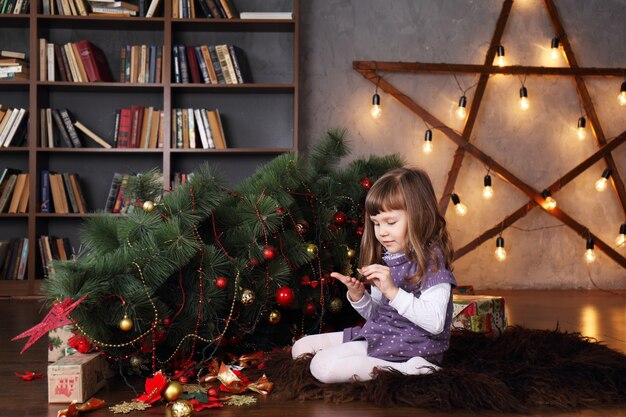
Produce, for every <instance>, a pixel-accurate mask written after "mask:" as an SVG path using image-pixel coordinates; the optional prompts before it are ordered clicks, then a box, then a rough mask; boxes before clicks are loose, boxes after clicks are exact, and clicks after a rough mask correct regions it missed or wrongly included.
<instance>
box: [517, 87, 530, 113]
mask: <svg viewBox="0 0 626 417" xmlns="http://www.w3.org/2000/svg"><path fill="white" fill-rule="evenodd" d="M529 107H530V102H529V101H528V89H526V87H525V86H523V85H522V88H520V89H519V108H520V109H522V110H524V111H526V110H528V108H529Z"/></svg>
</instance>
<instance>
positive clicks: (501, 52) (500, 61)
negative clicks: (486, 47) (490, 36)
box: [496, 45, 506, 67]
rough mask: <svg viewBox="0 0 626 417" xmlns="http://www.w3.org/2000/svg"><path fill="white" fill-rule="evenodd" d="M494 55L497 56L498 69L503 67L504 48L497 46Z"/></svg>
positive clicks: (504, 60) (504, 62) (504, 61)
mask: <svg viewBox="0 0 626 417" xmlns="http://www.w3.org/2000/svg"><path fill="white" fill-rule="evenodd" d="M496 54H497V57H496V64H497V65H498V66H499V67H503V66H505V65H506V59H505V58H504V46H502V45H498V46H497V47H496Z"/></svg>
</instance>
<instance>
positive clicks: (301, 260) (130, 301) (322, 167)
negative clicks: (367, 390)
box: [44, 130, 402, 372]
mask: <svg viewBox="0 0 626 417" xmlns="http://www.w3.org/2000/svg"><path fill="white" fill-rule="evenodd" d="M345 135H346V134H345V132H344V131H339V130H333V131H329V132H328V133H327V134H326V135H325V137H324V138H323V139H322V140H321V141H320V142H319V143H318V144H317V146H315V148H314V149H312V150H311V152H310V153H309V154H308V155H305V156H301V155H296V154H293V153H289V154H284V155H281V156H279V157H277V158H275V159H274V160H273V161H271V162H270V163H269V164H267V165H265V166H262V167H260V168H259V169H258V170H257V172H256V173H254V175H252V176H251V177H249V178H247V179H246V180H244V181H243V182H242V183H240V184H239V185H238V186H236V187H235V188H234V189H229V188H228V187H226V186H225V185H224V184H225V182H224V181H223V180H222V179H220V177H219V175H218V169H217V168H216V167H210V166H208V165H206V164H205V165H202V166H200V167H199V168H198V169H197V170H196V171H195V172H194V173H193V174H192V175H190V176H189V181H188V182H187V183H184V184H182V185H180V186H178V187H177V188H175V189H174V190H171V192H163V191H162V183H163V181H162V178H161V175H160V173H159V172H157V171H150V172H146V173H142V174H140V175H137V176H136V177H133V178H132V179H131V181H130V183H129V186H128V188H127V190H128V193H129V194H130V195H131V199H130V202H131V204H132V206H133V207H134V210H132V211H131V212H130V213H129V214H128V215H126V216H121V217H120V216H117V217H114V216H111V215H106V214H103V215H101V216H96V217H92V218H88V219H86V221H85V223H84V225H83V228H82V231H81V232H82V244H83V248H84V250H82V251H81V253H80V254H79V255H78V257H77V259H75V260H73V261H69V262H63V263H61V262H57V263H54V264H53V265H52V267H53V271H52V270H51V271H50V278H49V280H47V282H46V284H45V286H44V291H45V293H46V294H47V301H48V302H49V304H53V303H54V302H55V301H61V300H65V299H67V298H70V299H72V300H78V299H80V298H81V297H83V296H85V298H84V300H83V301H82V302H81V303H80V304H79V305H78V306H77V307H76V308H75V309H74V310H73V311H72V312H71V315H70V317H71V319H72V321H74V322H75V324H76V328H77V330H78V335H79V336H81V337H84V339H85V340H84V343H86V344H88V345H89V344H92V345H93V346H94V347H95V348H97V349H99V350H101V351H103V352H104V353H105V354H106V355H107V356H108V357H109V358H110V359H114V360H118V361H121V363H122V364H123V365H124V366H127V367H128V368H129V369H135V370H138V369H142V368H143V369H145V370H148V368H150V369H151V370H152V372H154V371H156V370H157V369H168V368H172V369H180V368H181V367H189V366H192V365H191V364H194V363H202V362H204V361H206V360H207V359H209V358H210V357H212V356H213V353H214V352H215V350H216V349H219V348H223V349H226V350H228V351H231V352H233V353H238V354H241V353H244V352H250V351H256V350H268V349H271V348H272V347H275V346H284V345H288V344H290V343H291V342H292V341H293V340H294V339H295V338H298V337H300V336H302V335H304V334H310V333H318V332H321V331H326V330H330V329H341V328H343V327H346V326H350V325H353V324H354V323H355V322H357V321H358V320H359V317H358V316H357V315H356V313H355V312H354V311H353V310H352V309H351V308H350V307H348V306H345V305H344V303H343V300H344V299H345V298H344V297H345V287H344V286H343V285H340V284H336V283H335V282H334V280H332V279H331V278H330V277H329V273H330V272H331V271H342V272H344V273H350V272H352V271H353V268H354V266H355V262H356V259H358V250H359V242H360V237H361V234H362V230H363V229H362V221H363V201H364V198H365V195H366V193H367V190H368V189H369V187H371V185H372V184H373V182H374V181H375V180H376V179H377V178H378V177H379V176H380V175H382V174H383V173H385V172H386V171H388V170H389V169H391V168H394V167H397V166H400V165H402V161H401V160H400V158H399V157H398V156H397V155H389V156H385V157H374V156H372V157H370V158H368V159H358V160H355V161H352V162H351V163H349V164H347V166H346V167H345V168H339V164H340V162H341V159H342V158H344V157H346V156H347V155H348V154H349V149H348V146H347V143H346V139H345Z"/></svg>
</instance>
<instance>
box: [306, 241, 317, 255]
mask: <svg viewBox="0 0 626 417" xmlns="http://www.w3.org/2000/svg"><path fill="white" fill-rule="evenodd" d="M318 250H319V249H317V245H315V243H309V244H308V245H306V253H308V254H309V256H310V257H311V258H314V257H316V256H317V252H318Z"/></svg>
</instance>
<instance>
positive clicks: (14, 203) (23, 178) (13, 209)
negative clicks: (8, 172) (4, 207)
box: [7, 172, 28, 213]
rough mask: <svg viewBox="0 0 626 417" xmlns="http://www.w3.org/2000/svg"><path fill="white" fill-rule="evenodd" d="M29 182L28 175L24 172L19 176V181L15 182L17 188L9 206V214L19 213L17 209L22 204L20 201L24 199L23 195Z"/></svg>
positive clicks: (14, 189)
mask: <svg viewBox="0 0 626 417" xmlns="http://www.w3.org/2000/svg"><path fill="white" fill-rule="evenodd" d="M27 181H28V174H27V173H25V172H22V173H20V174H17V179H16V180H15V186H14V188H13V194H12V196H11V203H10V204H9V209H8V211H7V213H17V208H18V206H19V204H20V200H21V198H22V193H23V192H24V189H25V188H26V182H27Z"/></svg>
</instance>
